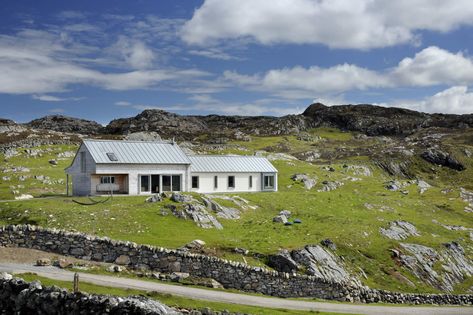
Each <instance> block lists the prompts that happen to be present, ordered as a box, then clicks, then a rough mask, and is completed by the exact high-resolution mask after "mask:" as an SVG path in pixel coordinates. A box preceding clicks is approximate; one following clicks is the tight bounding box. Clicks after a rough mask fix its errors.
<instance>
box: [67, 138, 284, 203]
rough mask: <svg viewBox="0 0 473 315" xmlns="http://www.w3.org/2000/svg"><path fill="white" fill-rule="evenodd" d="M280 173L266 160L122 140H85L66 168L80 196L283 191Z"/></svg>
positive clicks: (75, 194) (164, 144)
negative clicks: (200, 152)
mask: <svg viewBox="0 0 473 315" xmlns="http://www.w3.org/2000/svg"><path fill="white" fill-rule="evenodd" d="M277 172H278V171H277V170H276V168H275V167H274V166H273V165H272V164H271V163H270V162H269V161H268V160H267V159H266V158H264V157H257V156H235V155H232V156H228V155H221V156H217V155H189V156H188V155H186V154H185V153H184V152H183V151H182V150H181V148H180V147H179V146H178V145H177V144H176V143H174V142H172V143H170V142H157V141H122V140H84V141H83V143H82V144H81V146H80V147H79V150H78V151H77V153H76V156H75V157H74V160H73V162H72V164H71V166H69V167H68V168H66V174H67V176H68V177H69V176H72V194H73V195H74V196H86V195H97V194H108V193H111V192H113V193H119V194H128V195H141V194H143V195H146V194H152V193H159V192H163V191H195V192H199V193H213V192H220V193H221V192H256V191H277V187H278V183H277V181H278V178H277ZM67 183H68V185H69V178H68V180H67ZM68 191H69V186H68Z"/></svg>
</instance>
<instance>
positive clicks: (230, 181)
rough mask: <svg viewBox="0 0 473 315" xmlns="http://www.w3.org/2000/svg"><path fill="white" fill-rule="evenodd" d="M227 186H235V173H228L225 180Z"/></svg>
mask: <svg viewBox="0 0 473 315" xmlns="http://www.w3.org/2000/svg"><path fill="white" fill-rule="evenodd" d="M227 187H228V188H235V175H229V176H228V180H227Z"/></svg>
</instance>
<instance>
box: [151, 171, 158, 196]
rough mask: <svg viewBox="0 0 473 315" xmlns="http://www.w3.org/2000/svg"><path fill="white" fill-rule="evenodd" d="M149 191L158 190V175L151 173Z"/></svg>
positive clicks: (155, 191)
mask: <svg viewBox="0 0 473 315" xmlns="http://www.w3.org/2000/svg"><path fill="white" fill-rule="evenodd" d="M151 192H152V193H155V194H156V193H158V192H159V175H151Z"/></svg>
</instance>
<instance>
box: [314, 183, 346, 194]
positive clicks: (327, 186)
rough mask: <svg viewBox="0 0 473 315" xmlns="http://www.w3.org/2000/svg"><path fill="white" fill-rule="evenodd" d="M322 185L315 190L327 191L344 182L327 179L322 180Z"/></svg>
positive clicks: (336, 187)
mask: <svg viewBox="0 0 473 315" xmlns="http://www.w3.org/2000/svg"><path fill="white" fill-rule="evenodd" d="M322 184H323V186H322V188H321V189H318V190H317V191H318V192H327V191H332V190H335V189H338V188H339V187H341V186H343V185H344V183H343V182H339V181H327V180H324V181H323V182H322Z"/></svg>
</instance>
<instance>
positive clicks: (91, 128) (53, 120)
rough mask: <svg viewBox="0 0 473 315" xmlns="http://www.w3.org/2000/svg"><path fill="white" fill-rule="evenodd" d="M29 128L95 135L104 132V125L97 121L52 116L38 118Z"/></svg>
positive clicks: (28, 124)
mask: <svg viewBox="0 0 473 315" xmlns="http://www.w3.org/2000/svg"><path fill="white" fill-rule="evenodd" d="M25 125H26V126H27V127H30V128H35V129H46V130H54V131H60V132H70V133H80V134H86V135H94V134H99V133H101V132H102V129H103V127H102V125H100V124H99V123H97V122H95V121H91V120H85V119H80V118H74V117H68V116H62V115H50V116H45V117H42V118H38V119H35V120H32V121H30V122H29V123H27V124H25Z"/></svg>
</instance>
